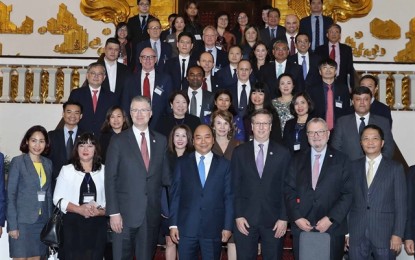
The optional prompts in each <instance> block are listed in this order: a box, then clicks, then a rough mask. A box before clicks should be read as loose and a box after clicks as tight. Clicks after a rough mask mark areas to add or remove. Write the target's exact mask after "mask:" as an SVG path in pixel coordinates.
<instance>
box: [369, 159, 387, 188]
mask: <svg viewBox="0 0 415 260" xmlns="http://www.w3.org/2000/svg"><path fill="white" fill-rule="evenodd" d="M387 168H388V163H387V162H386V161H385V160H384V158H382V160H381V161H380V164H379V167H378V169H377V171H376V173H375V177H374V178H373V180H372V184H371V185H370V187H369V190H370V191H371V192H374V191H375V189H376V188H377V187H378V186H379V185H380V183H381V181H382V180H387V179H388V177H387V176H384V174H387V173H388V172H389V171H388V169H387ZM366 184H367V181H366ZM366 186H367V185H366Z"/></svg>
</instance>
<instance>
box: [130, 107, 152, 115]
mask: <svg viewBox="0 0 415 260" xmlns="http://www.w3.org/2000/svg"><path fill="white" fill-rule="evenodd" d="M150 111H151V109H149V108H147V109H137V108H133V109H130V112H131V113H142V114H145V113H148V112H150Z"/></svg>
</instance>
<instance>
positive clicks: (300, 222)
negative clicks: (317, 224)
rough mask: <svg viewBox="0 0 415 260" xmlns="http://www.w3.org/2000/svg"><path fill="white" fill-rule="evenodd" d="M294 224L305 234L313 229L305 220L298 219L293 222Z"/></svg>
mask: <svg viewBox="0 0 415 260" xmlns="http://www.w3.org/2000/svg"><path fill="white" fill-rule="evenodd" d="M295 224H296V225H297V227H298V228H300V229H301V230H303V231H305V232H310V231H311V230H312V229H313V227H312V226H311V224H310V221H308V220H307V219H305V218H299V219H297V220H296V221H295Z"/></svg>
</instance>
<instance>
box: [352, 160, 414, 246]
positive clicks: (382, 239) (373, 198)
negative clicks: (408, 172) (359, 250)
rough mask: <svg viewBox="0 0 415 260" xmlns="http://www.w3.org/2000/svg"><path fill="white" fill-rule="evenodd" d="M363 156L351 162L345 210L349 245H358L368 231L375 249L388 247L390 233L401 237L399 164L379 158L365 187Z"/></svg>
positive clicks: (402, 178) (402, 205)
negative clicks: (347, 209) (351, 182)
mask: <svg viewBox="0 0 415 260" xmlns="http://www.w3.org/2000/svg"><path fill="white" fill-rule="evenodd" d="M365 164H366V157H365V158H361V159H359V160H356V161H353V162H352V165H351V167H352V168H351V170H352V172H353V174H354V178H355V180H354V185H353V202H352V207H351V210H350V213H349V223H350V225H349V233H350V238H349V243H350V247H356V246H359V244H360V243H361V241H362V239H363V238H364V236H365V231H366V230H368V231H369V239H370V242H371V243H372V244H373V246H375V247H377V248H389V247H390V239H391V236H392V235H396V236H399V237H401V238H403V236H404V231H405V224H406V217H407V215H406V214H407V198H406V196H407V192H406V181H405V173H404V170H403V167H402V165H401V164H400V163H398V162H395V161H393V160H390V159H388V158H385V157H383V158H382V160H381V162H380V165H379V168H378V170H377V171H376V174H375V177H374V179H373V181H372V184H371V185H370V188H368V187H367V181H366V168H365Z"/></svg>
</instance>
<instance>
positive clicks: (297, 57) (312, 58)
mask: <svg viewBox="0 0 415 260" xmlns="http://www.w3.org/2000/svg"><path fill="white" fill-rule="evenodd" d="M295 45H296V47H297V51H298V52H297V53H296V54H294V55H290V56H288V61H290V62H293V63H295V64H298V65H300V66H301V68H302V71H303V78H304V81H305V89H306V90H307V89H309V88H310V87H312V86H314V85H315V84H318V83H320V82H321V76H320V74H319V71H318V64H319V63H320V60H321V58H320V56H318V55H317V54H314V53H312V52H310V51H309V50H310V40H309V38H308V35H307V34H304V33H299V34H297V36H296V37H295Z"/></svg>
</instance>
